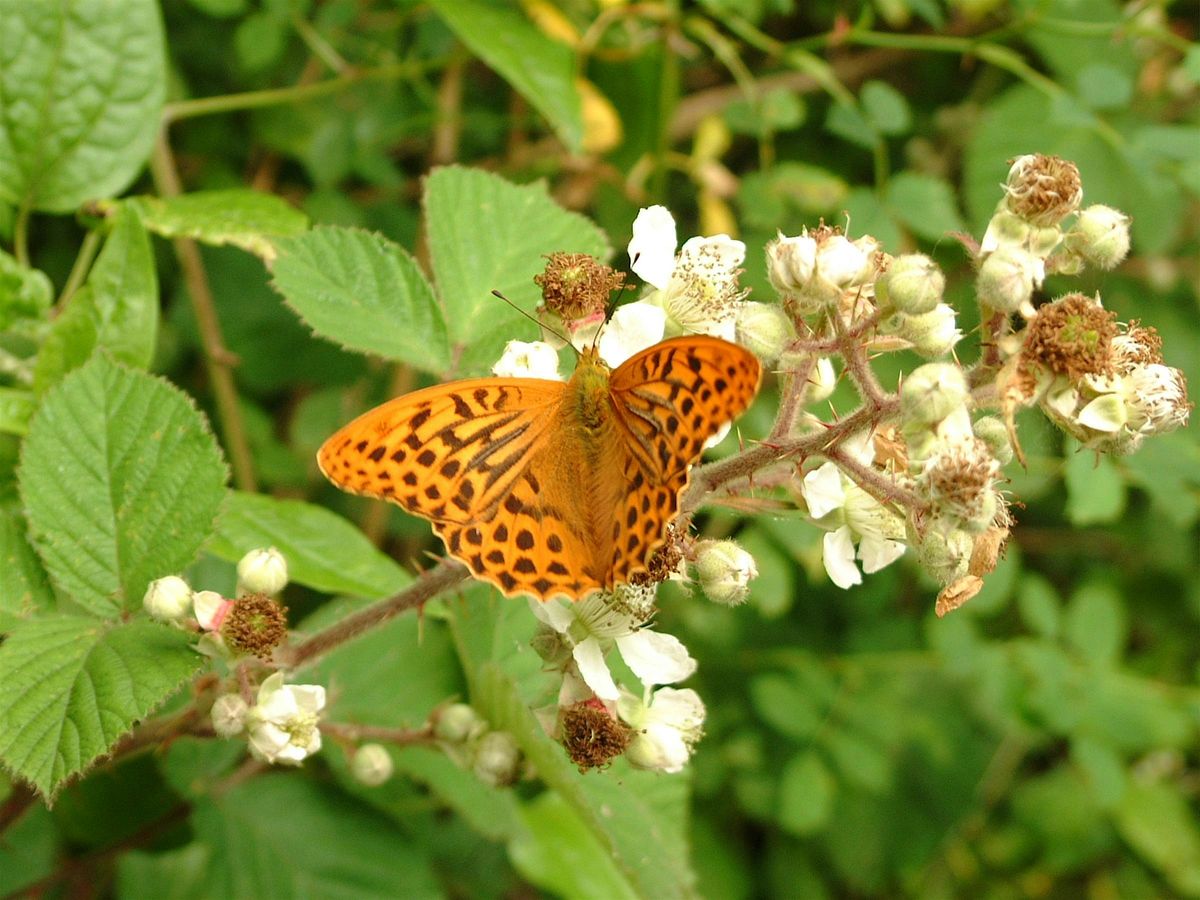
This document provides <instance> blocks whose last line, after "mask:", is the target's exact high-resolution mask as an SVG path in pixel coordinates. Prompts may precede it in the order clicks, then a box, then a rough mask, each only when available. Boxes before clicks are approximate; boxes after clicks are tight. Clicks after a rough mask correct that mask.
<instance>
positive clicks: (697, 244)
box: [679, 234, 746, 272]
mask: <svg viewBox="0 0 1200 900" xmlns="http://www.w3.org/2000/svg"><path fill="white" fill-rule="evenodd" d="M679 257H680V259H681V260H689V261H692V262H696V261H699V260H701V259H703V260H704V261H705V265H707V266H710V267H715V268H719V269H721V270H723V271H726V272H730V271H733V270H734V269H736V268H737V267H738V266H740V265H741V264H742V263H743V262H745V261H746V245H745V244H743V243H742V242H741V241H735V240H734V239H733V238H731V237H730V236H729V235H727V234H714V235H713V236H712V237H694V238H688V239H687V241H686V242H685V243H684V245H683V247H682V248H681V249H680V251H679Z"/></svg>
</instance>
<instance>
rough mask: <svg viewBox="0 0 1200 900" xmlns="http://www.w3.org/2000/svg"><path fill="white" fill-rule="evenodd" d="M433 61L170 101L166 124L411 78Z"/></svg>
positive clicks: (165, 109)
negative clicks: (281, 85)
mask: <svg viewBox="0 0 1200 900" xmlns="http://www.w3.org/2000/svg"><path fill="white" fill-rule="evenodd" d="M431 65H432V62H431V61H429V60H426V61H424V62H422V63H421V64H416V63H412V62H400V63H390V64H388V65H386V66H379V67H378V68H375V69H363V70H360V71H357V72H348V73H346V74H345V75H339V76H337V77H336V78H329V79H327V80H325V81H317V82H314V83H312V84H298V85H295V86H294V87H286V88H269V89H267V90H262V91H246V92H244V93H241V94H222V95H220V96H218V97H201V98H200V99H198V100H179V101H177V102H175V103H168V104H167V105H166V106H165V107H164V108H163V124H164V125H170V124H171V123H172V122H178V121H180V120H181V119H191V118H195V117H196V116H211V115H215V114H218V113H228V112H238V111H240V110H244V109H259V108H262V107H264V106H278V105H280V104H285V103H300V102H302V101H304V100H313V99H316V98H318V97H325V96H328V95H330V94H336V93H339V92H340V91H344V90H346V88H349V87H352V86H354V85H356V84H359V83H361V82H365V81H386V80H388V79H393V78H397V79H398V78H412V77H415V76H416V75H418V74H419V73H420V72H421V71H423V70H424V69H425V68H426V67H430V66H431Z"/></svg>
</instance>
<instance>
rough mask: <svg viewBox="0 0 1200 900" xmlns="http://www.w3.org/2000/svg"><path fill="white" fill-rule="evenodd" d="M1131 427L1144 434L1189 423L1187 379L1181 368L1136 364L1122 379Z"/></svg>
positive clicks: (1172, 429)
mask: <svg viewBox="0 0 1200 900" xmlns="http://www.w3.org/2000/svg"><path fill="white" fill-rule="evenodd" d="M1121 386H1122V391H1123V393H1124V395H1125V403H1126V404H1127V406H1128V408H1129V424H1130V427H1132V428H1134V429H1135V430H1137V431H1140V432H1142V433H1144V434H1160V433H1162V432H1164V431H1174V430H1175V429H1176V428H1182V427H1183V426H1184V425H1186V424H1187V421H1188V416H1189V414H1190V413H1191V404H1190V403H1188V396H1187V382H1186V381H1185V380H1184V377H1183V373H1182V372H1181V371H1179V369H1173V368H1171V367H1170V366H1164V365H1162V364H1161V363H1151V364H1149V365H1145V366H1135V367H1134V368H1133V369H1132V370H1131V371H1130V372H1129V375H1128V376H1126V377H1125V378H1124V379H1122V382H1121Z"/></svg>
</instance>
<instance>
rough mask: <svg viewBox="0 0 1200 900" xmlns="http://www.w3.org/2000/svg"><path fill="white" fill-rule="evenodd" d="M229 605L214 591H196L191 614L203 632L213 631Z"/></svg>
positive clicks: (193, 596)
mask: <svg viewBox="0 0 1200 900" xmlns="http://www.w3.org/2000/svg"><path fill="white" fill-rule="evenodd" d="M229 604H230V601H228V600H226V599H225V598H224V597H222V596H221V595H220V594H218V593H217V592H216V591H196V592H195V593H194V594H192V612H193V613H194V614H195V616H196V621H197V622H198V623H199V625H200V627H201V628H203V629H204V630H205V631H215V630H216V629H217V628H218V627H220V625H221V621H220V619H222V618H224V616H225V613H227V612H228V611H229ZM218 617H220V618H218ZM280 680H282V679H280Z"/></svg>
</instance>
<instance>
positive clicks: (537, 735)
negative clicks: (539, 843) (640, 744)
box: [472, 663, 695, 900]
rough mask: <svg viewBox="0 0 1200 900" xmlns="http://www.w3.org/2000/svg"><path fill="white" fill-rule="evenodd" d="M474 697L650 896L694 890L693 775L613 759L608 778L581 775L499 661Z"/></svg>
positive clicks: (485, 671)
mask: <svg viewBox="0 0 1200 900" xmlns="http://www.w3.org/2000/svg"><path fill="white" fill-rule="evenodd" d="M476 683H477V685H478V687H477V693H476V694H475V695H474V696H473V697H472V701H473V703H474V704H475V707H476V709H478V710H479V711H480V712H481V713H482V714H483V715H484V716H486V717H487V718H488V720H489V721H490V722H491V724H492V726H493V727H494V728H496V729H498V730H502V731H507V732H509V733H510V734H511V735H512V736H513V737H514V738H515V739H516V741H517V744H518V745H519V746H520V748H521V750H522V752H523V753H524V754H525V757H526V758H527V759H528V760H529V761H530V762H531V763H532V764H533V766H534V767H535V768H536V769H537V772H538V775H539V776H540V777H541V779H542V781H544V782H545V783H546V785H547V786H548V787H550V788H552V789H553V790H555V791H557V792H558V793H559V794H560V795H561V796H562V798H563V799H564V800H565V801H566V802H567V803H568V804H569V805H570V806H571V808H572V809H573V810H574V811H575V813H576V815H578V816H579V818H580V820H581V821H582V822H583V823H584V824H585V825H586V826H587V828H588V830H589V831H591V832H592V834H593V835H595V836H596V838H597V839H598V840H599V841H600V844H601V846H602V847H603V848H604V849H605V852H606V853H607V854H608V855H610V856H611V858H612V859H613V860H614V861H615V862H616V864H617V867H618V868H619V870H620V871H621V872H622V873H623V874H624V875H625V876H626V877H627V878H628V879H630V881H631V882H632V883H633V885H634V887H635V889H636V890H637V891H638V892H639V893H640V894H641V895H642V896H646V897H655V898H664V900H665V898H672V897H683V896H689V895H691V894H692V893H694V880H695V876H694V874H693V873H692V872H691V869H690V867H689V866H688V864H687V851H686V842H685V839H684V835H683V833H682V824H683V816H684V808H685V803H686V799H685V798H686V792H687V781H686V779H684V778H681V777H680V776H678V775H675V776H672V777H663V776H661V775H656V774H654V773H650V772H637V771H633V770H632V769H629V768H628V767H627V766H625V765H624V764H623V763H622V762H619V761H618V762H617V763H614V765H613V767H612V769H611V770H610V771H609V772H608V774H607V777H605V778H595V777H588V776H585V775H581V774H580V773H579V771H578V770H576V769H575V767H574V766H572V765H571V763H570V762H569V761H568V760H567V757H566V754H565V753H564V751H563V748H562V747H560V746H559V745H558V744H557V743H555V742H554V741H553V740H551V739H550V738H549V737H548V736H547V735H546V733H545V731H543V730H542V727H541V726H540V725H539V724H538V722H537V720H536V719H535V718H534V716H533V713H532V712H530V710H529V707H528V706H527V705H526V703H525V701H524V700H522V699H521V697H520V696H519V695H518V694H517V691H516V688H515V686H514V685H513V683H512V681H510V680H509V679H508V677H507V676H506V675H505V674H504V673H503V672H502V671H501V670H500V669H499V667H497V666H496V665H494V664H491V663H489V664H486V665H484V666H483V667H482V668H481V670H480V672H479V677H478V679H477V682H476Z"/></svg>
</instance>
